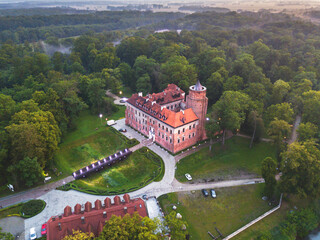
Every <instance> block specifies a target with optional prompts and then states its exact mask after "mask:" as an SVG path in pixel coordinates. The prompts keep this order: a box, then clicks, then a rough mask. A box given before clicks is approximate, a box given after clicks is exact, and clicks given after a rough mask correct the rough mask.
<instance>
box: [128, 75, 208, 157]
mask: <svg viewBox="0 0 320 240" xmlns="http://www.w3.org/2000/svg"><path fill="white" fill-rule="evenodd" d="M206 91H207V89H206V88H205V87H204V86H202V85H201V84H200V82H199V81H198V82H197V83H196V84H195V85H193V86H191V87H190V88H189V95H188V96H186V97H185V92H184V91H183V90H181V89H180V88H179V87H178V86H176V85H175V84H169V85H168V87H167V88H166V89H164V90H163V91H162V92H160V93H153V94H148V95H147V96H142V93H138V94H133V95H132V97H131V98H129V99H128V101H127V103H126V124H127V125H129V126H131V127H132V128H134V129H136V130H137V131H139V132H140V133H142V134H143V135H145V136H148V137H149V138H152V139H153V141H155V142H156V143H158V144H159V145H161V146H162V147H164V148H165V149H167V150H168V151H170V152H172V153H176V152H179V151H181V150H183V149H185V148H188V147H190V146H192V145H194V144H196V143H197V142H198V141H201V140H204V139H206V138H207V137H206V133H205V128H204V124H205V119H206V114H207V107H208V98H207V97H206Z"/></svg>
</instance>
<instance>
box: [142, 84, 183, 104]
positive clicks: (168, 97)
mask: <svg viewBox="0 0 320 240" xmlns="http://www.w3.org/2000/svg"><path fill="white" fill-rule="evenodd" d="M184 94H185V93H184V91H183V90H181V89H180V88H179V87H178V86H177V85H175V84H168V87H167V88H166V89H164V90H163V91H162V92H159V93H152V94H149V95H148V96H147V98H149V101H151V102H152V101H156V103H158V104H159V105H165V104H168V103H171V102H175V101H179V100H184Z"/></svg>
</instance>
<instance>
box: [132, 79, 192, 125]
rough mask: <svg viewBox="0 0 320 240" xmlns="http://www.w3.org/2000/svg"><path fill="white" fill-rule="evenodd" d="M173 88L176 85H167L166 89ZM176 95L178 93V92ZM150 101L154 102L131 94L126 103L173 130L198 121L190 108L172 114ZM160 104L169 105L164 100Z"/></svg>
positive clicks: (148, 98)
mask: <svg viewBox="0 0 320 240" xmlns="http://www.w3.org/2000/svg"><path fill="white" fill-rule="evenodd" d="M175 87H176V85H174V84H169V85H168V88H170V89H171V88H172V89H176V88H175ZM168 88H167V89H168ZM179 91H181V92H180V94H181V93H184V92H183V91H182V90H179ZM168 92H170V93H172V91H168ZM176 93H178V90H177V92H176ZM152 96H153V94H152ZM157 96H159V95H157ZM164 96H167V95H164ZM152 99H153V100H155V98H150V97H149V96H146V97H142V96H139V95H138V94H133V95H132V97H131V98H129V99H128V101H127V102H128V103H129V104H131V105H132V106H134V107H136V108H138V109H140V110H142V111H143V112H145V113H146V114H148V115H150V116H152V117H154V118H156V119H158V120H160V121H161V122H164V123H166V124H168V125H169V126H171V127H174V128H177V127H180V126H183V125H185V124H188V123H190V122H193V121H196V120H198V117H197V115H196V114H195V113H194V112H193V110H192V109H191V108H188V109H185V110H184V111H183V110H181V111H180V112H174V111H172V110H169V109H167V108H165V107H163V106H161V104H159V103H157V102H156V101H152ZM183 99H184V96H182V100H183ZM175 101H176V100H175ZM161 102H162V103H163V102H166V103H169V102H168V101H165V100H164V101H161ZM163 104H164V103H163Z"/></svg>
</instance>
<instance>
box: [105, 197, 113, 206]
mask: <svg viewBox="0 0 320 240" xmlns="http://www.w3.org/2000/svg"><path fill="white" fill-rule="evenodd" d="M104 206H105V208H109V207H111V199H110V198H108V197H107V198H106V199H105V200H104Z"/></svg>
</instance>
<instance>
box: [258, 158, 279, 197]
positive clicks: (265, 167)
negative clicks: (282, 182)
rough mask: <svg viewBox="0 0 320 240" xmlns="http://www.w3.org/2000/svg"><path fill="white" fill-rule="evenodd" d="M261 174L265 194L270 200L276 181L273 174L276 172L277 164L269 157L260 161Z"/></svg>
mask: <svg viewBox="0 0 320 240" xmlns="http://www.w3.org/2000/svg"><path fill="white" fill-rule="evenodd" d="M261 165H262V167H261V173H262V177H263V178H264V181H265V194H266V196H267V197H268V198H269V199H270V198H271V197H272V196H273V193H274V190H275V187H276V185H277V181H276V179H275V174H276V172H277V163H276V161H275V160H273V159H272V158H271V157H267V158H265V159H264V160H263V161H262V164H261Z"/></svg>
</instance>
